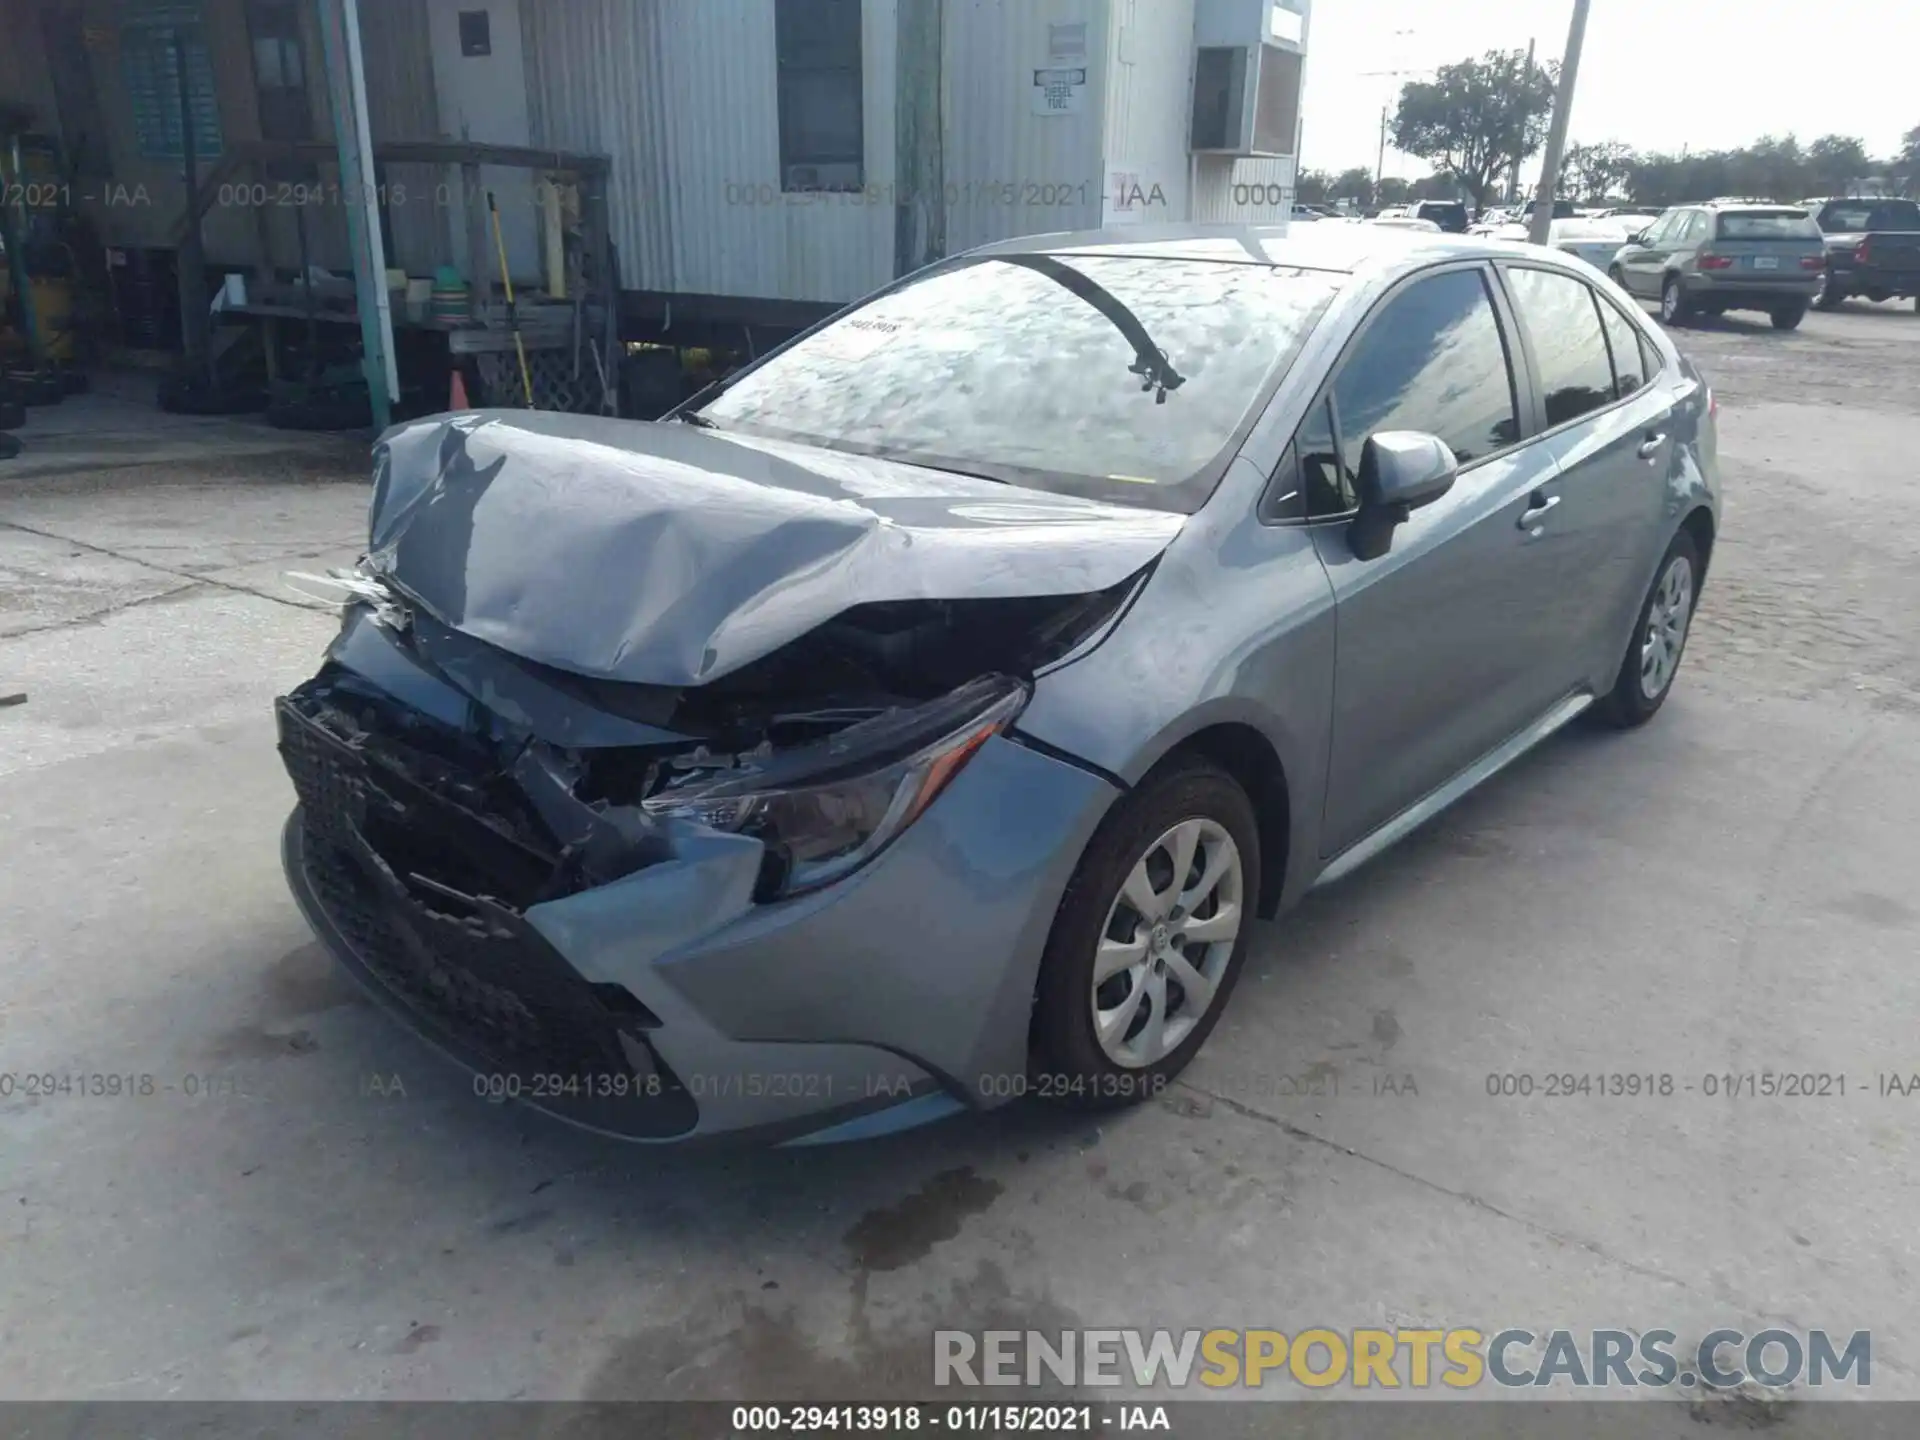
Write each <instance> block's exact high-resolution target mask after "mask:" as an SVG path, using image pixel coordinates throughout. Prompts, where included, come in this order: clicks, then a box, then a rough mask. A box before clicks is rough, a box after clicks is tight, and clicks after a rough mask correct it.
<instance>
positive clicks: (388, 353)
mask: <svg viewBox="0 0 1920 1440" xmlns="http://www.w3.org/2000/svg"><path fill="white" fill-rule="evenodd" d="M320 38H321V40H322V42H323V45H324V48H325V51H326V62H327V93H328V96H329V98H330V99H331V100H332V102H333V138H334V143H335V145H336V146H338V148H339V152H340V200H341V205H342V208H343V209H344V210H345V211H346V215H347V239H348V243H349V245H350V246H351V247H352V251H353V275H354V295H355V299H356V300H357V301H358V304H359V310H360V342H361V347H362V351H363V358H362V361H361V366H362V369H363V371H364V372H365V374H366V377H367V394H368V398H369V399H370V400H371V401H372V404H373V424H374V428H375V429H376V430H384V429H386V428H387V426H388V425H390V424H392V423H393V400H394V398H395V397H396V396H397V395H398V394H399V390H400V385H399V380H398V377H397V375H396V374H395V371H394V362H393V310H392V303H391V301H390V300H389V299H388V296H387V257H386V247H385V246H384V245H383V244H382V243H381V239H380V206H379V198H378V196H377V195H376V194H375V193H374V181H373V173H374V170H373V136H372V134H371V131H370V128H369V125H368V121H367V85H366V75H365V71H364V68H363V65H362V62H361V57H360V17H359V9H358V6H357V5H356V4H355V0H320Z"/></svg>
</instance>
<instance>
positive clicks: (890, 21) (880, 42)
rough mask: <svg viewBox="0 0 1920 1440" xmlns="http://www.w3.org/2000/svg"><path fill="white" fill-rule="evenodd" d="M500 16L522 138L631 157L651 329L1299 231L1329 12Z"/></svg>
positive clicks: (711, 11)
mask: <svg viewBox="0 0 1920 1440" xmlns="http://www.w3.org/2000/svg"><path fill="white" fill-rule="evenodd" d="M449 3H452V0H449ZM460 3H479V0H460ZM490 3H491V4H492V5H493V6H494V7H496V8H498V7H501V6H505V8H506V9H507V10H508V11H513V10H514V9H515V8H516V7H517V11H518V14H517V19H518V22H519V26H520V30H521V34H522V35H523V37H524V54H525V64H526V89H527V94H528V97H529V104H528V106H527V112H528V125H529V129H528V133H527V134H526V136H525V137H520V138H522V139H524V141H525V142H526V143H531V144H533V145H536V146H541V147H551V148H555V149H563V150H573V151H584V152H595V153H603V154H606V155H609V156H611V157H612V159H613V164H614V172H613V195H614V199H613V209H614V225H613V231H614V239H615V242H616V244H617V245H618V247H619V252H620V258H621V265H622V275H623V286H624V288H625V289H626V290H628V291H629V292H630V293H631V292H639V294H640V295H641V296H644V297H645V299H644V301H643V302H642V304H643V306H644V307H645V308H646V309H648V310H650V311H656V312H659V313H662V314H664V307H665V302H666V300H667V298H668V297H678V299H677V305H678V309H679V312H680V314H681V315H682V316H683V317H685V318H689V319H694V318H708V317H710V318H713V319H716V320H730V319H736V318H737V319H748V318H753V317H756V316H757V317H759V318H762V319H768V320H771V319H772V318H773V316H774V315H775V314H776V313H777V312H778V311H779V310H780V309H782V308H785V307H789V306H790V307H793V308H795V309H803V308H805V309H811V308H815V307H818V306H820V305H823V304H838V303H843V302H845V301H847V300H850V299H853V298H855V297H856V296H858V295H861V294H863V293H865V292H866V291H868V290H870V289H872V288H874V287H875V286H877V285H880V284H883V283H884V282H886V281H887V280H889V279H891V278H892V277H893V276H894V275H895V274H896V273H897V271H898V270H899V269H900V268H903V267H904V266H905V265H907V264H909V263H918V262H921V261H924V260H927V259H930V258H933V257H934V256H935V255H937V254H942V253H946V254H950V253H953V252H955V251H958V250H962V249H965V248H967V247H969V246H972V245H977V244H981V243H983V242H986V241H989V240H994V239H1000V238H1004V237H1006V236H1009V235H1016V234H1027V233H1034V232H1043V231H1053V230H1072V229H1079V228H1087V227H1093V226H1098V225H1101V224H1103V223H1112V222H1126V221H1132V220H1140V219H1156V220H1189V219H1192V220H1235V219H1248V220H1263V221H1278V220H1284V218H1285V217H1286V216H1287V214H1288V213H1289V208H1290V202H1291V199H1292V180H1293V160H1292V157H1293V155H1294V154H1295V153H1296V150H1297V139H1298V134H1299V128H1300V94H1301V82H1302V74H1303V67H1304V61H1305V55H1306V49H1307V31H1308V9H1307V0H490ZM489 138H492V137H489ZM502 138H505V137H502Z"/></svg>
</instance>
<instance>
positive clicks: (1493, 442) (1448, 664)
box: [1300, 264, 1556, 855]
mask: <svg viewBox="0 0 1920 1440" xmlns="http://www.w3.org/2000/svg"><path fill="white" fill-rule="evenodd" d="M1490 283H1491V276H1490V273H1489V272H1488V271H1487V270H1486V269H1485V267H1483V266H1481V265H1478V264H1475V265H1467V266H1458V267H1454V268H1451V269H1446V270H1441V271H1437V272H1429V273H1427V274H1425V275H1422V276H1419V277H1417V278H1415V279H1414V280H1412V281H1410V282H1408V283H1406V284H1405V285H1403V286H1402V287H1401V288H1400V289H1399V290H1397V291H1396V292H1394V294H1392V295H1391V296H1389V297H1388V298H1387V299H1386V300H1385V301H1384V302H1383V303H1382V304H1381V306H1380V307H1378V308H1377V309H1376V311H1375V312H1374V314H1373V315H1372V316H1371V317H1369V320H1368V322H1367V324H1366V326H1365V328H1364V330H1363V331H1362V333H1361V335H1360V337H1359V338H1358V340H1357V341H1356V342H1355V344H1354V345H1353V347H1352V348H1351V349H1350V350H1349V352H1348V353H1347V355H1346V356H1345V357H1343V359H1342V361H1341V364H1340V367H1339V370H1338V372H1337V373H1336V375H1335V378H1334V380H1333V383H1332V385H1331V387H1330V404H1329V405H1327V407H1326V409H1325V411H1324V413H1321V412H1316V414H1315V416H1313V417H1311V418H1310V419H1309V421H1308V423H1307V425H1306V426H1304V427H1303V429H1302V432H1301V436H1300V453H1301V455H1302V458H1303V460H1305V461H1308V462H1309V464H1308V466H1307V468H1308V469H1309V471H1310V473H1320V474H1323V475H1325V476H1326V480H1325V482H1324V483H1321V484H1316V485H1312V486H1310V488H1311V489H1314V490H1319V491H1323V492H1325V491H1332V492H1334V494H1335V495H1336V497H1337V499H1339V500H1344V501H1345V502H1346V503H1348V504H1350V503H1351V500H1352V477H1353V475H1354V474H1355V473H1357V470H1358V467H1359V461H1360V452H1361V448H1362V446H1363V444H1364V443H1365V440H1366V438H1367V436H1368V435H1370V434H1373V433H1375V432H1377V431H1383V430H1419V431H1425V432H1427V433H1430V434H1434V435H1438V436H1439V437H1440V438H1441V439H1443V440H1445V441H1446V442H1447V444H1448V445H1450V446H1451V447H1452V448H1453V451H1454V454H1455V455H1456V457H1457V458H1458V459H1459V462H1460V466H1461V470H1460V475H1459V478H1458V479H1457V480H1456V481H1455V482H1454V486H1453V489H1452V490H1451V491H1449V492H1448V493H1447V494H1446V495H1445V496H1443V497H1441V499H1439V500H1438V501H1436V502H1434V503H1433V504H1431V505H1428V506H1425V507H1423V508H1422V509H1419V510H1416V511H1414V512H1413V514H1412V516H1411V517H1410V518H1409V519H1408V521H1407V522H1406V523H1405V524H1403V525H1401V526H1400V527H1399V528H1398V529H1397V530H1396V531H1395V532H1394V534H1393V541H1392V545H1391V547H1390V548H1389V549H1388V550H1387V552H1386V553H1385V554H1384V555H1380V556H1378V557H1376V558H1372V559H1360V558H1358V557H1357V556H1356V555H1355V554H1354V552H1353V549H1352V547H1351V545H1350V542H1349V538H1348V532H1349V530H1350V526H1349V525H1347V524H1346V523H1344V522H1341V521H1338V520H1329V521H1327V522H1326V523H1321V524H1317V525H1316V526H1315V527H1314V540H1315V546H1316V548H1317V549H1318V550H1319V553H1320V556H1321V559H1322V561H1323V562H1324V563H1325V565H1326V567H1327V573H1328V576H1329V577H1330V578H1331V580H1332V582H1333V586H1334V594H1335V603H1336V606H1337V612H1336V613H1337V642H1336V646H1337V653H1336V658H1335V673H1334V699H1333V725H1332V732H1333V738H1332V743H1331V749H1330V752H1329V756H1328V774H1327V793H1326V804H1325V813H1324V817H1323V824H1322V836H1323V841H1324V852H1325V853H1326V854H1327V855H1333V854H1336V853H1338V852H1339V851H1341V850H1344V849H1346V848H1347V847H1348V846H1350V845H1352V844H1353V843H1355V842H1356V841H1358V840H1361V839H1363V838H1364V837H1365V836H1366V835H1367V834H1368V833H1369V832H1371V831H1372V830H1374V829H1376V828H1378V827H1379V826H1380V825H1381V824H1382V823H1384V822H1385V821H1387V820H1390V819H1392V818H1393V816H1395V815H1396V814H1398V813H1399V812H1400V811H1402V810H1404V809H1406V808H1407V807H1408V806H1409V805H1412V804H1413V803H1414V802H1416V801H1417V800H1419V799H1420V798H1421V797H1422V796H1424V795H1426V794H1427V793H1429V792H1430V791H1432V790H1434V789H1436V788H1438V787H1439V786H1440V785H1442V784H1444V783H1445V782H1446V781H1447V780H1449V779H1451V778H1452V777H1453V776H1454V775H1455V774H1457V773H1458V772H1459V771H1461V770H1462V769H1464V768H1466V767H1467V766H1468V765H1470V764H1471V763H1472V762H1473V761H1474V760H1476V759H1478V758H1479V757H1480V756H1482V755H1484V754H1485V753H1486V752H1487V751H1489V750H1491V749H1493V748H1494V746H1496V745H1497V744H1499V742H1500V741H1501V740H1503V739H1505V738H1506V737H1507V736H1509V735H1511V734H1513V733H1514V732H1515V731H1517V730H1519V729H1520V728H1521V727H1523V726H1524V725H1525V724H1527V723H1528V722H1529V721H1530V720H1531V719H1533V718H1534V714H1535V710H1534V709H1533V708H1532V702H1533V699H1534V691H1535V690H1536V688H1537V684H1538V672H1539V670H1540V668H1541V666H1542V664H1543V663H1545V657H1543V656H1542V655H1541V654H1539V653H1537V651H1538V647H1539V643H1540V640H1539V634H1538V627H1537V626H1536V624H1535V620H1534V612H1535V610H1536V609H1537V607H1538V605H1539V603H1540V597H1539V596H1537V595H1532V594H1529V593H1527V591H1526V589H1525V586H1524V584H1523V580H1524V577H1525V574H1526V571H1525V547H1524V545H1523V541H1524V538H1525V532H1524V531H1523V530H1522V529H1521V528H1520V527H1519V519H1520V517H1521V515H1522V514H1524V513H1525V512H1526V511H1527V510H1528V508H1529V507H1530V506H1533V505H1536V504H1544V503H1545V502H1546V500H1547V499H1548V497H1549V496H1550V495H1551V493H1552V491H1553V486H1554V480H1555V468H1556V467H1555V464H1554V461H1553V457H1552V456H1551V455H1550V454H1549V453H1547V452H1546V451H1545V450H1544V449H1543V448H1541V447H1538V446H1527V445H1521V444H1519V443H1518V442H1519V439H1520V436H1521V434H1522V426H1521V414H1522V410H1521V404H1520V398H1519V394H1518V392H1517V390H1516V385H1515V377H1514V366H1513V360H1512V358H1511V357H1512V356H1513V355H1516V354H1517V349H1516V347H1515V345H1514V343H1513V340H1512V337H1511V336H1510V335H1509V334H1508V333H1507V322H1506V321H1505V320H1503V318H1502V314H1501V312H1500V311H1498V310H1497V309H1496V306H1495V302H1494V299H1493V291H1492V290H1491V289H1490ZM1316 431H1318V432H1320V433H1322V434H1328V433H1330V434H1331V436H1332V443H1331V445H1330V446H1329V445H1326V444H1325V443H1324V442H1321V443H1320V444H1319V447H1318V448H1319V450H1320V451H1322V452H1323V458H1321V459H1320V461H1319V462H1318V463H1317V464H1316V463H1313V462H1314V456H1315V451H1316V436H1315V432H1316ZM1323 503H1324V502H1323Z"/></svg>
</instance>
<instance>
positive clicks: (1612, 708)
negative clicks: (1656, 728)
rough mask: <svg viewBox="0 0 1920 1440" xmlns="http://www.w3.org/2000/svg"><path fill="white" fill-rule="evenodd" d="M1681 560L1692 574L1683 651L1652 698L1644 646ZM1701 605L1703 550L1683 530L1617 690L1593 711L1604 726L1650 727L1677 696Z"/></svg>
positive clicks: (1639, 624) (1645, 604)
mask: <svg viewBox="0 0 1920 1440" xmlns="http://www.w3.org/2000/svg"><path fill="white" fill-rule="evenodd" d="M1681 559H1684V560H1685V561H1686V563H1687V567H1688V571H1689V578H1688V593H1689V596H1690V600H1689V606H1688V613H1687V617H1686V624H1685V626H1684V627H1683V628H1682V631H1681V634H1680V644H1679V651H1678V653H1677V654H1675V655H1674V657H1673V666H1672V668H1671V669H1670V670H1669V671H1668V672H1667V676H1666V679H1665V680H1664V681H1663V682H1662V683H1661V685H1660V687H1659V693H1658V694H1657V695H1652V696H1649V695H1648V694H1647V692H1646V688H1645V686H1643V685H1642V684H1641V682H1640V670H1641V666H1640V660H1641V646H1642V645H1643V644H1644V643H1645V642H1646V638H1647V632H1648V626H1649V624H1650V623H1651V622H1652V618H1653V609H1654V600H1655V598H1656V597H1657V596H1658V595H1659V594H1660V590H1661V586H1662V584H1663V583H1664V582H1665V580H1666V578H1667V572H1668V570H1669V569H1670V568H1671V567H1672V565H1673V564H1674V562H1675V561H1677V560H1681ZM1699 601H1700V551H1699V547H1697V546H1696V545H1695V544H1694V543H1693V536H1691V535H1689V534H1688V533H1687V532H1686V531H1685V530H1681V531H1679V532H1677V533H1676V534H1675V535H1674V537H1673V543H1672V544H1670V545H1668V546H1667V553H1666V554H1665V555H1663V556H1661V557H1660V564H1659V567H1658V568H1657V569H1655V571H1654V572H1653V584H1651V585H1650V586H1648V587H1647V596H1646V599H1644V600H1642V601H1641V602H1640V613H1639V614H1638V616H1637V617H1636V618H1635V619H1634V622H1633V634H1632V635H1631V636H1630V637H1628V640H1627V653H1626V654H1625V655H1623V656H1622V657H1621V659H1620V670H1619V673H1618V674H1617V675H1615V676H1614V681H1613V688H1612V689H1611V690H1609V691H1608V692H1607V693H1606V694H1605V695H1603V696H1601V697H1600V702H1599V703H1598V704H1597V705H1595V706H1594V707H1593V713H1594V716H1595V718H1596V719H1598V720H1599V721H1600V723H1601V724H1603V725H1607V726H1610V727H1611V728H1613V729H1615V730H1631V729H1633V728H1634V727H1635V726H1638V725H1644V724H1646V723H1647V721H1649V720H1651V719H1652V718H1653V717H1654V716H1655V715H1657V714H1659V713H1660V707H1661V706H1662V705H1664V704H1666V703H1667V696H1669V695H1671V694H1672V693H1673V682H1674V679H1675V678H1676V677H1677V676H1678V675H1679V673H1680V662H1681V661H1682V660H1683V659H1685V658H1686V653H1687V639H1688V637H1689V636H1691V635H1692V633H1693V613H1694V611H1695V610H1696V609H1697V608H1698V606H1699Z"/></svg>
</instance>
